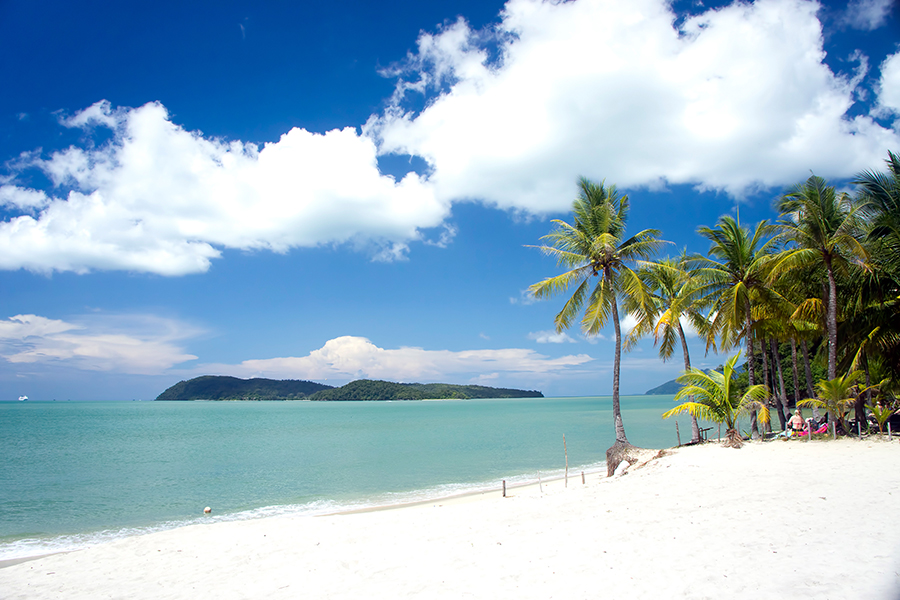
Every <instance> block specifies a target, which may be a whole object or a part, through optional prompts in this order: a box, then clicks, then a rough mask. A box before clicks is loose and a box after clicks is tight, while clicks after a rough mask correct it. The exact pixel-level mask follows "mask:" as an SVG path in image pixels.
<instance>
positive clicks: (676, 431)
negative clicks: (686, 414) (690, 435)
mask: <svg viewBox="0 0 900 600" xmlns="http://www.w3.org/2000/svg"><path fill="white" fill-rule="evenodd" d="M675 435H677V436H678V447H679V448H681V432H680V431H678V421H675Z"/></svg>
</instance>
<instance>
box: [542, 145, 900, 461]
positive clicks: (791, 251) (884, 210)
mask: <svg viewBox="0 0 900 600" xmlns="http://www.w3.org/2000/svg"><path fill="white" fill-rule="evenodd" d="M886 163H887V171H885V172H882V171H865V172H862V173H859V174H858V175H857V176H856V177H855V178H854V179H853V180H852V182H851V183H852V184H853V185H854V186H855V190H854V192H853V193H848V192H839V191H838V190H837V189H836V188H835V187H834V186H832V185H829V184H828V182H826V181H825V180H824V179H822V178H820V177H817V176H811V177H810V178H808V179H807V180H806V181H803V182H801V183H798V184H797V185H795V186H793V187H791V188H790V189H788V190H787V191H786V192H785V193H784V194H783V195H781V196H780V197H779V198H778V199H777V201H776V202H775V210H776V211H777V212H778V215H779V216H778V219H777V220H776V221H775V222H773V223H769V222H766V221H763V222H761V223H757V224H755V225H754V226H752V227H746V226H744V225H742V224H741V222H740V220H739V219H738V218H735V217H732V216H723V217H721V218H720V219H719V220H718V222H717V223H716V225H715V226H714V227H708V226H701V227H699V228H698V230H697V231H698V233H699V234H700V235H701V236H703V237H705V238H706V239H708V240H709V242H710V247H709V250H708V251H707V253H706V254H705V255H702V254H687V253H686V252H682V254H681V255H680V256H676V257H668V258H663V259H657V258H656V257H657V255H658V253H659V251H660V250H661V249H662V247H663V245H664V244H665V243H666V242H664V241H663V240H661V239H660V235H661V232H660V231H659V230H657V229H645V230H643V231H640V232H638V233H636V234H633V235H630V236H627V235H626V221H627V217H628V211H629V206H630V205H629V199H628V196H627V195H620V194H619V192H618V190H617V189H616V187H615V186H614V185H605V183H603V182H601V183H596V182H593V181H590V180H588V179H585V178H582V179H581V180H580V181H579V184H578V187H579V193H578V196H577V198H576V199H575V201H574V203H573V209H572V210H573V212H572V222H567V221H564V220H555V221H553V223H554V229H553V231H551V232H550V233H549V234H548V235H546V236H544V237H543V238H542V241H543V242H544V244H543V245H540V246H538V249H539V250H541V251H542V252H543V253H544V254H547V255H549V256H552V257H554V258H555V259H556V260H557V262H558V265H559V266H561V267H564V269H565V270H564V272H563V273H561V274H559V275H556V276H553V277H548V278H547V279H545V280H543V281H541V282H539V283H536V284H534V285H532V286H531V288H530V289H531V292H532V294H533V295H534V296H535V297H537V298H545V297H550V296H553V295H556V294H558V293H562V292H567V291H569V290H572V292H571V296H570V297H569V298H568V300H567V301H566V303H565V304H564V305H563V308H562V310H560V312H559V313H558V314H557V315H556V318H555V324H556V328H557V331H562V330H564V329H567V328H569V327H570V326H572V325H574V324H575V323H576V321H577V322H578V325H579V326H580V329H581V330H582V332H583V333H584V334H586V335H589V336H591V335H597V334H598V333H599V332H600V330H601V329H602V328H603V327H604V326H605V325H606V324H607V323H609V322H611V323H612V324H613V326H614V331H615V356H614V363H613V390H612V392H613V393H612V396H613V398H612V400H613V421H614V424H615V432H616V443H615V444H614V446H613V447H612V448H610V450H609V451H607V466H608V468H610V469H615V466H616V465H615V464H611V463H616V464H617V462H618V460H620V459H621V457H622V456H625V455H626V454H627V452H628V448H629V447H630V444H629V443H628V438H627V437H626V434H625V427H624V423H623V422H622V415H621V410H620V405H619V375H620V365H621V353H622V351H623V350H627V349H629V348H631V347H633V346H634V345H635V344H636V343H637V341H638V340H640V339H641V338H642V337H644V336H648V335H652V336H653V339H654V342H655V343H656V344H657V345H658V346H659V353H660V356H661V357H662V358H663V359H664V360H665V359H668V358H670V357H671V356H673V354H674V353H675V350H676V346H678V345H680V346H681V350H682V354H683V358H684V368H685V371H684V374H683V375H682V376H681V377H680V378H679V382H680V383H682V384H683V385H684V387H683V388H682V389H681V391H680V392H679V394H678V395H677V396H676V400H679V401H680V400H686V401H685V402H683V403H682V404H680V405H679V406H678V407H676V408H675V409H673V410H672V411H669V412H668V413H666V415H664V416H672V415H673V414H679V413H689V414H690V415H691V420H692V441H693V442H699V440H700V432H699V426H698V423H697V419H698V418H699V419H706V420H712V421H716V422H720V423H725V424H726V427H727V435H726V440H727V441H728V442H729V443H732V444H733V445H739V443H740V440H741V438H742V437H743V436H741V435H740V433H739V432H738V431H737V418H738V417H739V416H743V415H746V416H748V417H749V422H750V431H749V434H750V436H751V437H753V438H757V437H760V436H761V435H762V434H764V433H766V432H768V431H771V425H770V419H769V408H774V409H775V410H776V412H777V414H778V417H779V420H780V424H781V427H782V429H785V428H786V427H788V426H789V424H788V419H792V418H793V417H790V413H791V408H792V407H791V405H792V404H793V405H794V406H793V410H797V409H799V408H800V407H809V408H811V409H812V411H813V417H814V418H815V419H817V420H818V419H821V420H823V421H824V420H827V421H829V422H831V423H833V424H834V427H833V431H834V432H835V433H841V432H843V433H850V432H851V427H850V426H849V423H848V421H847V419H848V418H849V419H852V420H853V421H855V427H854V428H853V429H854V430H856V431H862V430H865V429H868V420H869V417H870V416H871V417H872V420H873V422H877V424H878V426H879V427H882V426H883V425H884V423H885V422H886V421H887V420H888V419H889V418H890V417H891V415H892V414H893V413H894V412H895V411H896V409H897V408H898V406H897V396H898V388H900V156H898V155H897V154H895V153H893V152H888V159H887V161H886ZM620 304H621V310H622V312H623V313H630V314H631V315H633V316H634V317H635V318H636V320H637V325H636V326H635V327H634V328H633V329H632V330H631V331H629V332H627V333H625V334H623V332H622V331H621V327H620V314H621V313H620ZM686 324H690V326H691V327H692V328H693V329H694V330H695V331H697V332H698V333H699V334H700V336H701V337H702V338H703V339H704V340H705V342H706V349H707V352H708V351H710V350H714V351H728V350H730V349H733V348H735V347H736V346H740V345H742V346H743V349H744V355H745V357H746V365H745V366H744V367H737V366H736V360H737V356H734V357H732V359H729V360H728V361H727V362H726V364H725V365H724V366H723V367H721V368H720V370H717V371H712V372H704V371H700V370H697V369H694V368H692V367H691V362H690V354H689V351H688V345H687V342H686V338H685V332H684V327H685V325H686ZM784 347H789V349H790V362H789V364H790V367H791V368H790V371H789V372H788V373H784V370H785V369H782V361H783V360H785V359H786V357H785V358H783V356H782V350H780V348H784ZM760 362H762V364H759V363H760ZM801 369H802V371H803V377H802V379H803V381H804V383H805V386H804V387H805V388H806V389H805V390H802V389H801V376H800V372H801ZM814 370H818V371H820V373H821V376H820V377H819V378H814V377H813V371H814ZM742 377H746V381H741V378H742ZM776 379H777V382H776ZM786 379H787V380H788V381H789V385H791V386H792V387H793V389H794V398H793V399H790V398H788V397H787V394H786V393H785V380H786ZM804 392H805V393H804ZM867 411H868V412H870V413H871V415H869V414H867ZM821 413H824V415H823V414H821ZM801 418H802V417H801ZM760 424H762V427H763V429H762V431H761V429H760ZM817 424H818V421H817Z"/></svg>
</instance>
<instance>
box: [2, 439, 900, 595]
mask: <svg viewBox="0 0 900 600" xmlns="http://www.w3.org/2000/svg"><path fill="white" fill-rule="evenodd" d="M898 467H900V444H898V443H897V441H896V440H895V441H894V442H893V443H888V442H887V441H886V440H883V441H882V440H878V439H864V440H847V439H843V440H837V441H814V442H811V443H810V442H799V441H791V440H787V441H780V440H779V441H770V442H754V443H750V444H747V445H746V446H745V447H744V448H742V449H740V450H733V449H728V448H722V447H720V446H719V445H717V444H705V445H701V446H690V447H682V448H679V449H672V450H670V451H667V452H666V454H665V455H664V456H662V457H660V458H657V459H655V460H652V461H650V462H649V463H647V464H646V465H645V466H644V467H642V468H634V467H632V469H631V470H630V471H629V472H628V473H626V474H625V475H624V476H620V477H615V478H606V477H605V476H604V477H597V476H596V474H593V476H592V477H590V478H588V480H587V482H586V484H584V485H582V484H581V481H580V473H578V475H579V476H578V477H576V478H575V479H576V481H575V483H574V484H573V482H572V481H571V480H572V477H570V482H569V487H568V488H566V487H564V485H563V484H562V480H561V479H558V478H557V479H554V480H553V481H547V482H546V483H544V482H543V481H542V486H541V487H542V488H543V489H540V488H539V486H537V485H534V484H532V485H522V486H519V487H516V488H511V489H512V490H514V493H511V494H508V497H507V498H501V495H500V492H499V490H498V491H496V492H493V491H492V492H489V493H488V492H482V493H479V494H468V495H463V496H460V497H456V498H450V499H446V500H434V501H428V502H422V503H416V504H415V505H400V506H397V505H393V506H390V507H382V508H379V509H373V510H366V511H361V512H353V513H341V514H331V515H327V516H324V515H323V516H318V517H316V518H308V517H302V516H295V517H291V516H273V517H269V518H264V519H257V520H247V521H230V522H219V523H210V524H199V525H191V526H187V527H183V528H179V529H174V530H169V531H163V532H159V533H153V534H148V535H144V536H139V537H134V538H125V539H121V540H116V541H114V542H110V543H108V544H103V545H98V546H95V547H91V548H88V549H85V550H80V551H76V552H71V553H67V554H57V555H52V556H47V557H42V558H38V559H35V560H31V561H29V562H25V563H20V564H16V565H12V566H8V567H6V568H4V569H0V589H4V590H5V594H6V595H7V597H8V598H29V599H31V598H72V599H76V598H78V599H80V598H91V597H100V596H106V595H110V594H112V595H115V596H117V597H133V598H172V599H182V598H185V599H186V598H244V597H268V598H276V599H279V598H296V597H298V596H299V597H309V598H323V597H325V598H359V597H366V598H397V597H403V596H422V597H438V598H458V597H461V596H465V595H474V596H476V597H482V596H486V595H499V596H501V597H506V596H511V595H514V596H516V597H517V598H549V597H594V596H596V595H597V593H598V590H600V591H602V592H603V595H604V596H608V597H630V598H657V597H660V590H666V594H665V595H666V596H667V597H675V598H682V597H683V598H704V597H720V596H722V595H725V594H726V593H727V594H728V595H730V596H735V597H737V598H747V599H749V598H758V597H769V598H821V597H831V598H838V597H866V598H885V599H886V600H887V599H892V598H896V593H895V590H896V589H897V586H898V585H900V531H896V528H894V527H891V526H890V520H889V518H887V517H885V515H893V514H896V512H897V511H898V510H900V494H894V493H893V492H894V491H895V490H896V489H900V468H898ZM508 489H510V488H508ZM760 574H762V575H760ZM773 574H777V576H774V577H773V576H772V575H773Z"/></svg>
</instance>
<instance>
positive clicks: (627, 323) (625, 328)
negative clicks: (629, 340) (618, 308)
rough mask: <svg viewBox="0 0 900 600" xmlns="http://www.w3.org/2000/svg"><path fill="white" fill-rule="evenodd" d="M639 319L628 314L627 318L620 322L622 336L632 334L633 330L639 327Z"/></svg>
mask: <svg viewBox="0 0 900 600" xmlns="http://www.w3.org/2000/svg"><path fill="white" fill-rule="evenodd" d="M637 323H638V321H637V318H635V316H634V315H633V314H631V313H626V314H625V316H624V317H623V318H622V319H621V320H620V321H619V328H620V329H621V331H622V335H628V334H629V333H631V330H632V329H634V328H635V327H636V326H637Z"/></svg>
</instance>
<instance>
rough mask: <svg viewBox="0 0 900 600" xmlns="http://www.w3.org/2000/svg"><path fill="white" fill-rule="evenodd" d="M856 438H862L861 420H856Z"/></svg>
mask: <svg viewBox="0 0 900 600" xmlns="http://www.w3.org/2000/svg"><path fill="white" fill-rule="evenodd" d="M856 437H860V438H861V437H862V424H861V423H860V422H859V419H857V420H856Z"/></svg>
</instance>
